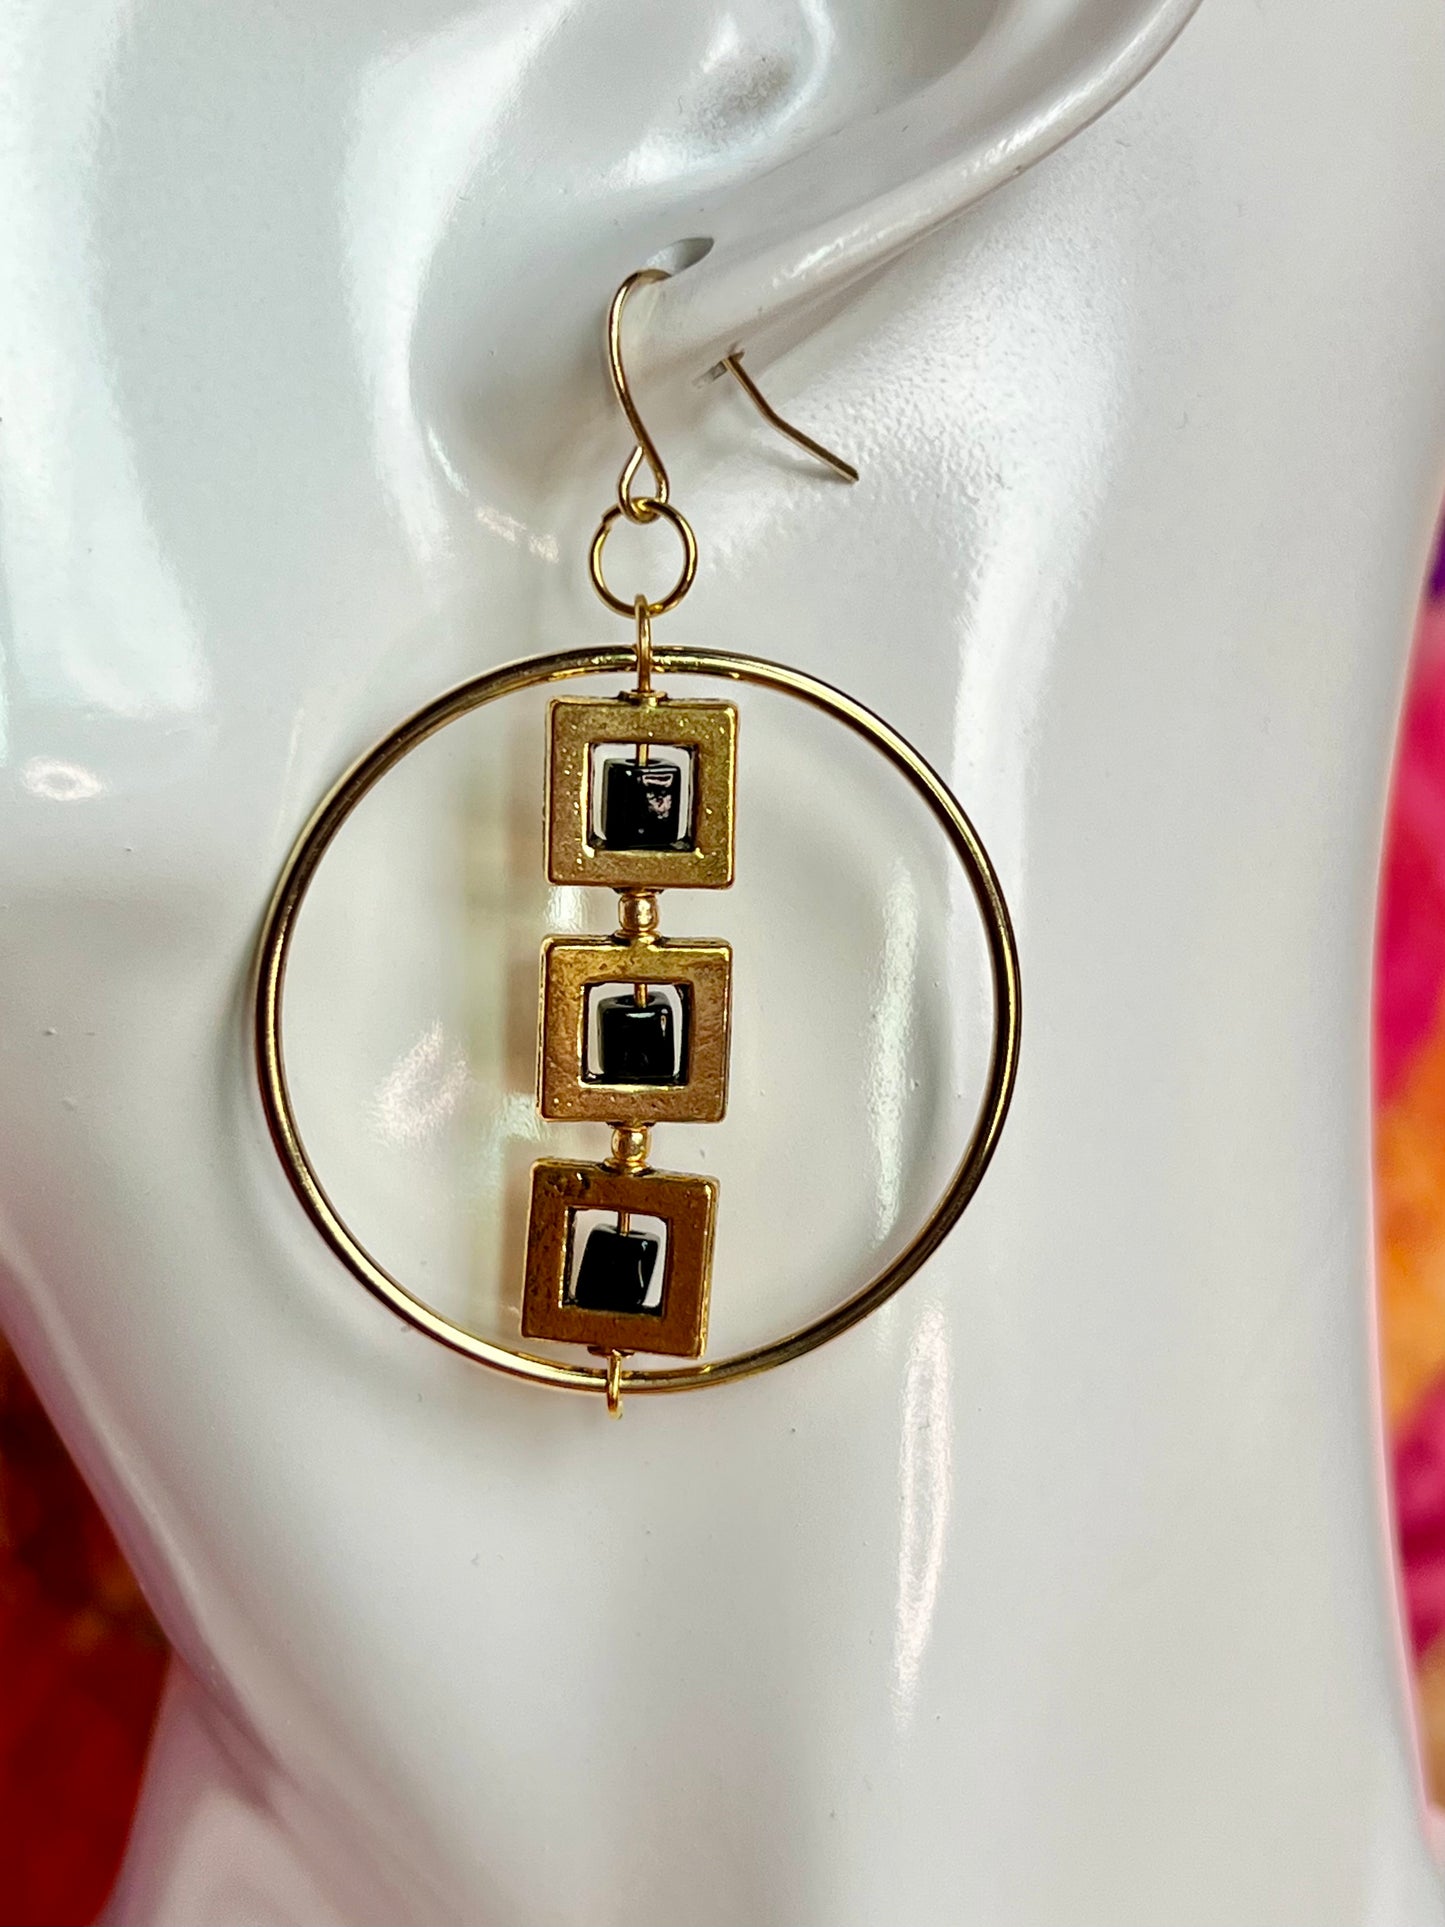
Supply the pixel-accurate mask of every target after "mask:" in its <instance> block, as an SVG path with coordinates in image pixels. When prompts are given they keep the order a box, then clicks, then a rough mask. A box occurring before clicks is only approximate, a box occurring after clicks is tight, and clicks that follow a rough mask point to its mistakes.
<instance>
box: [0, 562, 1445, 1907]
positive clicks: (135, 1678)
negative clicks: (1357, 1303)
mask: <svg viewBox="0 0 1445 1927" xmlns="http://www.w3.org/2000/svg"><path fill="white" fill-rule="evenodd" d="M1442 989H1445V548H1442V554H1441V560H1440V562H1439V564H1438V565H1437V568H1436V572H1435V577H1434V579H1433V581H1432V582H1431V584H1430V586H1429V591H1428V593H1427V596H1426V599H1425V603H1424V606H1423V608H1422V611H1421V616H1420V623H1419V631H1418V636H1417V640H1416V649H1415V660H1414V671H1413V675H1412V680H1411V691H1410V697H1409V701H1408V704H1407V707H1406V714H1405V723H1404V730H1403V733H1402V737H1401V742H1400V754H1399V761H1398V766H1397V769H1396V774H1395V787H1394V795H1393V801H1392V806H1391V813H1390V827H1389V833H1388V837H1387V841H1386V855H1385V868H1384V879H1383V887H1382V895H1381V904H1380V931H1379V961H1378V970H1377V976H1376V1003H1375V1029H1376V1039H1375V1041H1376V1056H1375V1105H1376V1126H1377V1128H1376V1139H1375V1164H1376V1188H1377V1198H1378V1239H1379V1260H1380V1262H1379V1280H1380V1310H1381V1362H1382V1370H1383V1374H1384V1399H1385V1417H1386V1423H1387V1425H1388V1428H1389V1435H1390V1446H1391V1454H1392V1458H1393V1462H1394V1469H1395V1484H1396V1498H1397V1506H1398V1515H1399V1518H1398V1524H1399V1542H1400V1554H1401V1560H1402V1563H1403V1568H1404V1579H1405V1600H1406V1608H1407V1614H1408V1620H1409V1633H1410V1639H1411V1643H1412V1646H1413V1649H1414V1654H1415V1660H1416V1665H1417V1669H1418V1674H1419V1681H1420V1706H1421V1725H1422V1740H1423V1745H1424V1750H1425V1766H1426V1773H1427V1777H1428V1778H1429V1781H1430V1784H1431V1787H1432V1790H1433V1792H1434V1794H1435V1797H1436V1799H1437V1800H1438V1801H1439V1802H1440V1803H1441V1804H1442V1805H1445V996H1442ZM165 1663H166V1654H165V1644H164V1641H163V1640H162V1638H161V1635H160V1633H159V1631H158V1629H157V1628H156V1626H155V1624H154V1622H153V1621H152V1620H151V1617H150V1615H149V1613H148V1612H147V1610H146V1607H145V1602H144V1601H143V1600H142V1598H141V1596H140V1593H139V1591H138V1590H137V1588H136V1585H135V1582H134V1580H133V1579H132V1578H131V1575H130V1573H129V1572H128V1571H127V1569H126V1565H125V1562H124V1560H123V1559H122V1558H121V1556H120V1554H119V1552H118V1551H117V1549H116V1546H115V1542H114V1540H113V1539H112V1538H111V1536H110V1533H109V1532H108V1531H107V1529H106V1527H105V1524H104V1522H103V1520H102V1519H101V1517H100V1515H99V1513H98V1512H97V1511H96V1509H95V1506H94V1504H93V1502H92V1501H91V1499H90V1497H89V1495H88V1494H87V1492H86V1490H85V1487H84V1485H83V1484H82V1483H81V1480H80V1478H79V1475H78V1474H77V1473H76V1471H75V1469H74V1467H73V1466H72V1465H71V1463H70V1461H69V1459H68V1458H67V1457H66V1455H65V1452H64V1450H63V1448H62V1447H61V1445H60V1442H59V1440H58V1439H57V1438H56V1436H55V1434H54V1432H52V1430H51V1429H50V1427H49V1425H48V1424H47V1422H46V1420H45V1416H44V1414H43V1413H42V1412H41V1410H40V1407H39V1405H38V1404H37V1403H36V1400H35V1396H34V1394H33V1393H32V1392H31V1390H30V1388H29V1386H28V1385H27V1384H26V1382H25V1379H24V1377H23V1375H22V1373H21V1371H20V1369H19V1367H18V1366H17V1365H16V1363H15V1361H14V1359H13V1358H12V1357H11V1356H10V1355H9V1354H8V1353H7V1352H5V1350H4V1348H3V1345H0V1813H3V1815H4V1817H5V1824H4V1826H3V1828H0V1922H3V1923H6V1924H7V1927H85V1923H87V1922H89V1921H91V1920H93V1919H94V1917H95V1915H96V1913H97V1912H98V1911H99V1910H100V1908H101V1907H102V1906H103V1904H104V1901H105V1896H106V1893H107V1892H108V1890H109V1887H110V1883H111V1881H112V1879H113V1878H114V1875H115V1871H116V1868H117V1866H118V1864H119V1860H120V1855H121V1852H122V1850H123V1848H124V1845H125V1836H126V1830H127V1828H128V1826H129V1823H130V1816H131V1812H132V1809H133V1807H134V1804H135V1798H136V1792H137V1788H138V1786H139V1782H140V1774H141V1769H142V1766H143V1763H144V1759H145V1750H146V1743H147V1740H148V1738H149V1734H150V1729H151V1725H152V1722H153V1720H154V1718H155V1711H156V1703H157V1699H158V1697H159V1694H160V1689H161V1682H162V1679H163V1677H164V1673H165Z"/></svg>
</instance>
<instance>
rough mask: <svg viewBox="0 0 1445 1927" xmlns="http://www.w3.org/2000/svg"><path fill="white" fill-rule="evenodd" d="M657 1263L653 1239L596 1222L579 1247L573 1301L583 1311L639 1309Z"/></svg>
mask: <svg viewBox="0 0 1445 1927" xmlns="http://www.w3.org/2000/svg"><path fill="white" fill-rule="evenodd" d="M656 1264H657V1239H656V1238H649V1237H647V1236H646V1235H645V1234H644V1233H643V1232H641V1231H615V1230H613V1229H612V1227H611V1226H610V1225H605V1224H600V1225H596V1226H594V1227H593V1229H592V1230H591V1231H589V1232H588V1234H587V1242H586V1244H585V1245H584V1246H583V1247H582V1262H581V1264H580V1265H579V1266H578V1267H577V1282H576V1284H575V1285H574V1286H573V1287H572V1302H573V1304H575V1305H581V1306H582V1308H583V1309H584V1310H585V1311H641V1310H642V1308H643V1305H644V1303H645V1302H646V1299H647V1287H648V1286H649V1285H650V1284H651V1283H652V1273H653V1268H654V1266H655V1265H656Z"/></svg>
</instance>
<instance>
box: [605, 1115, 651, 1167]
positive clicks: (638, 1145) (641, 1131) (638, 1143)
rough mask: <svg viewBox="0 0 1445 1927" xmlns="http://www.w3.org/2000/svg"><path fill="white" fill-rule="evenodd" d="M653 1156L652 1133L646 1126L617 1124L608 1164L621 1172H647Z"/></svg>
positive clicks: (613, 1133)
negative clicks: (649, 1161)
mask: <svg viewBox="0 0 1445 1927" xmlns="http://www.w3.org/2000/svg"><path fill="white" fill-rule="evenodd" d="M651 1155H652V1132H651V1131H650V1130H649V1129H648V1127H647V1126H646V1125H645V1124H638V1125H631V1124H616V1125H614V1126H613V1129H612V1152H611V1155H610V1156H609V1158H608V1160H607V1162H608V1163H609V1164H610V1165H613V1166H614V1167H615V1168H616V1169H617V1170H619V1171H645V1170H646V1169H647V1160H648V1158H649V1157H650V1156H651Z"/></svg>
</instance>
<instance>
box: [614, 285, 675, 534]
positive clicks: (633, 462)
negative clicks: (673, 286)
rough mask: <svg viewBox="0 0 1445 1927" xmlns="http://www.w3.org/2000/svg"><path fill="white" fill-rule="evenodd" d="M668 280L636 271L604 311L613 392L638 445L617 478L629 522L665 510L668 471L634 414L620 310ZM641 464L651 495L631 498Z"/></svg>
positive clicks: (619, 500) (620, 504) (621, 504)
mask: <svg viewBox="0 0 1445 1927" xmlns="http://www.w3.org/2000/svg"><path fill="white" fill-rule="evenodd" d="M669 278H670V277H669V275H668V272H667V269H666V268H639V269H638V270H637V272H636V273H635V274H629V275H628V277H627V279H626V280H625V281H624V282H623V284H622V286H621V287H620V288H619V289H618V290H617V292H616V294H614V295H613V297H612V306H611V307H610V308H609V309H608V310H607V366H608V370H609V372H610V373H611V376H612V392H613V394H614V395H616V397H617V405H618V407H619V408H620V409H621V410H622V412H623V414H624V415H625V416H626V417H627V426H628V427H629V428H630V429H631V430H632V433H633V435H634V436H635V437H636V439H637V446H636V447H635V448H634V449H633V451H632V453H631V454H630V455H629V456H628V458H627V460H626V462H624V464H623V467H622V473H621V474H620V475H619V476H618V478H617V506H618V507H619V508H620V509H621V510H622V513H623V514H624V515H625V516H626V517H627V519H628V521H629V522H652V521H655V520H656V519H657V510H658V508H666V506H667V470H666V469H665V468H664V467H663V465H662V457H661V456H660V455H659V454H658V452H657V443H656V442H655V441H654V440H653V439H652V437H651V435H649V434H648V432H647V427H646V424H645V423H644V422H643V419H642V417H641V415H639V414H638V412H637V403H636V402H635V401H634V400H633V399H632V390H631V388H630V387H629V386H628V382H627V370H626V368H625V367H624V366H623V362H622V311H623V309H624V308H625V307H626V306H627V298H628V296H629V295H630V294H631V293H632V290H633V289H634V288H641V287H645V286H646V285H647V284H648V282H650V281H666V280H668V279H669ZM644 462H646V463H647V466H648V467H649V468H650V469H651V470H652V492H651V493H650V494H649V495H634V494H633V493H632V484H633V482H634V481H635V480H636V479H637V471H638V469H640V468H641V466H642V464H643V463H644Z"/></svg>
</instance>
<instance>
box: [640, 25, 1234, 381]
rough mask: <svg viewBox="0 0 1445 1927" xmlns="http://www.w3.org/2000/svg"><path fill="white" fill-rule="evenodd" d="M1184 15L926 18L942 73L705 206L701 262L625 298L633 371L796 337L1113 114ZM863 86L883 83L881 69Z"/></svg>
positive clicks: (679, 366) (686, 370)
mask: <svg viewBox="0 0 1445 1927" xmlns="http://www.w3.org/2000/svg"><path fill="white" fill-rule="evenodd" d="M1198 5H1199V0H1067V4H1065V5H1063V6H1054V5H1043V4H1037V0H1008V3H1007V4H1005V5H1002V6H999V7H996V8H992V9H988V10H978V11H974V10H972V9H969V10H955V9H951V8H939V9H931V10H928V11H930V12H932V13H933V15H934V17H933V18H932V19H931V20H930V22H929V25H930V27H931V29H932V32H933V33H934V34H936V35H939V36H940V37H942V36H944V35H946V34H948V33H949V32H950V30H951V32H952V34H954V35H956V36H957V38H958V42H959V57H958V59H957V61H956V63H955V64H953V65H950V66H947V67H945V68H944V69H943V70H942V71H941V72H938V73H936V74H934V75H931V76H930V77H928V78H927V79H926V80H925V81H924V82H923V83H922V84H920V85H916V86H911V87H908V86H905V87H900V88H899V89H898V94H899V97H897V98H891V99H886V104H884V105H882V106H881V107H878V108H877V109H876V110H874V111H871V112H866V113H863V114H859V115H856V116H854V117H852V118H850V119H849V120H847V121H846V122H845V123H844V124H843V125H841V126H839V127H838V128H837V129H836V130H834V131H832V132H830V133H829V134H827V135H826V136H825V137H824V138H823V139H821V140H818V141H815V142H811V143H810V144H809V145H808V146H807V148H806V149H805V150H804V151H803V152H802V153H800V154H797V155H795V156H793V157H792V158H790V159H788V160H786V161H784V162H783V163H782V164H781V165H776V164H773V163H772V162H771V161H770V160H769V161H765V163H764V164H763V165H761V166H760V167H759V168H758V170H757V171H756V173H753V174H750V175H749V176H748V177H746V178H745V179H744V180H743V181H742V182H740V183H739V184H738V185H736V186H734V187H730V188H729V189H728V190H727V191H726V192H725V193H724V194H722V195H721V196H719V197H717V198H716V200H712V199H710V200H709V201H708V202H706V203H704V205H703V206H702V207H701V208H700V209H699V225H700V228H701V231H703V232H705V233H706V234H707V235H708V236H709V238H710V239H711V240H712V243H713V245H712V247H711V249H710V250H709V252H708V254H707V256H706V257H705V258H704V259H703V260H702V261H700V262H699V263H698V264H697V266H696V267H695V268H693V269H692V270H691V272H689V274H688V275H687V276H686V277H685V279H682V280H679V281H675V282H674V283H673V284H672V285H670V286H665V287H657V288H653V289H650V290H647V289H644V290H641V291H640V293H639V298H638V303H637V306H638V309H639V316H638V319H639V321H640V322H644V321H645V325H646V335H645V337H644V339H643V341H642V344H641V346H640V350H639V353H638V354H637V356H636V357H635V359H636V360H637V362H638V365H639V367H641V368H644V369H647V370H648V371H649V372H651V373H652V374H653V375H654V376H655V377H663V378H666V377H668V376H671V377H674V378H676V377H678V376H686V375H688V374H691V375H696V374H698V373H700V372H703V371H705V370H706V369H708V368H710V367H712V366H713V365H715V364H716V363H717V362H718V361H719V360H720V359H721V357H722V356H723V355H725V354H728V353H730V352H732V351H733V350H734V349H736V348H739V347H743V346H745V345H746V344H747V343H748V342H749V341H750V340H752V339H753V338H754V337H755V336H756V334H757V333H758V331H759V330H760V329H761V330H764V331H765V332H767V333H768V334H769V335H770V336H772V337H773V338H775V339H777V340H779V341H780V342H786V341H787V340H788V339H789V338H790V337H793V338H795V337H796V335H797V334H798V333H799V332H800V331H802V330H805V329H806V328H807V326H808V325H809V317H810V315H816V312H817V310H818V309H819V307H820V306H821V305H823V304H825V303H827V302H829V301H830V300H832V299H835V298H836V297H837V295H838V294H839V293H840V292H841V291H842V290H844V289H846V288H848V287H849V286H851V285H852V284H853V283H855V282H856V281H857V280H859V279H860V278H861V277H862V276H864V275H866V274H867V273H869V272H870V271H871V270H873V269H876V268H878V267H880V266H881V265H882V264H883V263H884V262H886V261H888V260H890V259H892V257H893V256H894V255H896V254H898V253H899V252H900V251H901V250H902V249H904V248H906V247H909V246H911V245H912V243H914V242H915V241H917V240H919V239H920V237H922V236H923V235H925V234H928V233H929V232H930V231H931V230H932V229H933V228H935V227H937V226H938V225H939V223H940V222H942V221H947V220H949V219H951V218H952V217H953V216H954V215H956V214H957V213H959V212H960V210H961V209H963V208H965V207H968V206H970V205H971V204H972V203H973V202H975V201H977V200H980V199H981V198H982V197H983V196H984V195H985V194H987V193H989V192H990V191H991V190H992V189H994V188H996V187H998V186H1000V185H1001V184H1002V183H1003V182H1005V181H1008V180H1011V179H1012V178H1013V177H1014V176H1015V175H1017V174H1020V173H1022V172H1023V170H1024V169H1025V168H1026V167H1029V166H1030V165H1031V164H1032V163H1033V162H1035V161H1037V160H1040V159H1041V158H1042V157H1043V156H1044V155H1045V154H1048V153H1051V152H1052V151H1053V149H1054V148H1056V147H1058V146H1059V145H1060V144H1061V143H1062V142H1063V141H1065V140H1067V139H1068V138H1069V136H1070V135H1071V134H1076V133H1077V132H1078V131H1079V129H1080V128H1082V127H1086V126H1088V124H1089V122H1090V121H1092V120H1094V119H1096V118H1097V117H1098V115H1100V114H1102V113H1103V112H1104V111H1105V110H1106V109H1107V108H1109V107H1112V106H1113V104H1114V102H1115V101H1116V100H1118V99H1119V97H1120V95H1122V94H1124V93H1126V92H1127V91H1128V89H1129V88H1130V87H1132V86H1133V85H1134V83H1135V82H1136V81H1137V80H1139V79H1140V78H1141V77H1142V76H1143V75H1144V74H1145V73H1147V72H1148V70H1149V68H1150V67H1151V66H1152V65H1153V64H1154V62H1155V61H1156V60H1157V59H1158V58H1159V56H1160V55H1161V54H1162V53H1163V52H1164V51H1165V49H1166V48H1167V47H1168V46H1169V44H1170V42H1171V41H1172V40H1173V39H1174V38H1175V36H1176V35H1177V34H1178V33H1179V32H1180V30H1181V29H1182V28H1183V26H1184V24H1185V22H1186V21H1187V20H1188V19H1189V18H1190V16H1191V15H1192V14H1193V13H1194V11H1195V9H1196V8H1197V6H1198ZM874 78H875V81H876V82H877V83H881V85H882V87H883V88H884V89H885V90H888V89H889V87H890V83H891V82H894V83H895V84H896V77H895V76H893V75H891V74H889V73H888V72H887V71H886V69H883V70H880V71H879V72H878V73H877V74H876V75H875V77H874ZM649 306H650V311H649Z"/></svg>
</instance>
